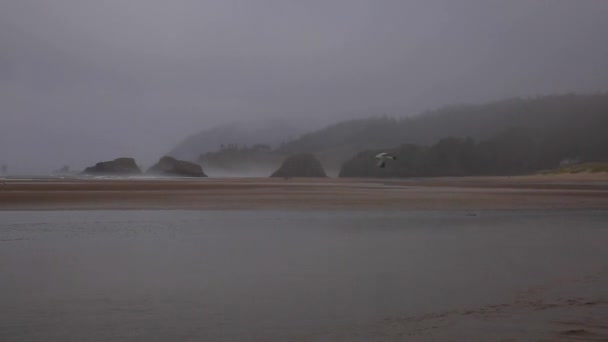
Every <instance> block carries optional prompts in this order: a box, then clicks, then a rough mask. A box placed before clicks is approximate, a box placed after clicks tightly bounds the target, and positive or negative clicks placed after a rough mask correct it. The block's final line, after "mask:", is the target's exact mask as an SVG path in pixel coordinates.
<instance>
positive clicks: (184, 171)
mask: <svg viewBox="0 0 608 342" xmlns="http://www.w3.org/2000/svg"><path fill="white" fill-rule="evenodd" d="M146 174H150V175H157V176H168V177H171V176H173V177H176V176H177V177H207V175H206V174H205V173H204V172H203V168H202V167H201V166H200V165H199V164H196V163H192V162H189V161H185V160H178V159H175V158H173V157H169V156H165V157H162V158H160V160H159V161H158V163H156V164H154V165H153V166H152V167H151V168H149V169H148V171H147V172H146Z"/></svg>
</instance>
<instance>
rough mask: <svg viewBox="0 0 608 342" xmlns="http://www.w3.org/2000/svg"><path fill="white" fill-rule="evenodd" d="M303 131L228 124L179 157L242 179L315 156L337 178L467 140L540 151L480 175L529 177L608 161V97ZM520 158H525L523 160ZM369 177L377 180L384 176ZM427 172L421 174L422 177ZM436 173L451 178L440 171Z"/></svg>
mask: <svg viewBox="0 0 608 342" xmlns="http://www.w3.org/2000/svg"><path fill="white" fill-rule="evenodd" d="M297 131H298V130H297V129H295V128H293V127H291V129H290V128H289V127H287V126H285V124H283V123H277V124H276V125H266V126H264V127H263V129H254V128H252V127H247V125H238V124H233V125H225V126H220V127H216V128H214V129H211V130H207V131H204V132H201V133H198V134H196V135H193V136H191V137H189V138H187V139H186V140H185V141H184V142H183V143H181V144H180V145H179V146H177V147H176V148H175V149H174V150H173V151H172V152H171V155H173V156H181V158H183V159H189V160H198V161H199V162H200V163H202V165H203V166H204V167H205V168H206V169H207V168H215V167H217V168H219V169H221V170H229V171H231V172H234V173H236V174H238V173H239V172H240V171H239V170H241V169H243V168H247V169H256V168H257V167H259V166H263V170H262V171H263V172H262V173H266V172H268V170H270V169H272V168H274V167H276V165H277V164H278V163H280V161H281V160H282V159H283V158H285V157H287V156H290V155H294V154H299V153H312V154H314V155H315V157H317V158H318V159H319V160H320V161H321V163H322V164H323V166H324V167H325V169H326V170H327V172H328V174H330V175H335V174H337V173H338V171H339V170H340V169H341V167H342V164H343V163H344V162H346V161H348V160H351V161H352V159H353V158H354V157H356V156H358V155H359V156H360V155H361V153H363V154H364V155H365V156H367V154H366V153H368V154H371V153H373V152H376V151H380V150H386V149H391V150H393V151H398V150H399V149H400V148H401V147H403V146H406V145H408V146H409V147H404V148H405V149H406V150H407V151H409V152H407V153H416V154H417V155H420V156H429V154H427V153H426V152H424V151H426V150H425V149H428V148H431V147H432V146H433V145H435V144H437V143H438V142H439V141H440V140H442V139H446V138H453V139H456V140H447V142H446V141H444V142H443V144H442V145H441V146H438V147H435V150H437V149H439V150H441V149H442V148H444V147H446V148H448V147H449V148H452V147H455V146H460V147H459V148H465V149H467V148H470V144H471V141H469V140H467V139H472V140H473V145H474V149H475V151H476V153H478V152H479V153H502V152H500V151H510V152H509V153H511V152H512V153H515V152H513V151H512V150H511V149H512V148H513V149H515V150H517V149H518V148H521V149H523V150H526V149H529V148H534V153H535V154H534V155H532V154H528V155H526V158H536V159H537V160H538V162H537V161H534V162H533V163H532V161H529V165H517V163H516V164H513V165H512V164H508V158H506V159H500V160H499V159H497V160H496V162H497V163H503V164H504V163H506V164H504V165H503V166H504V167H505V168H508V171H507V170H506V169H501V167H500V166H496V165H490V164H491V162H489V161H488V160H489V159H488V160H485V161H484V163H485V162H487V163H490V164H488V165H485V166H479V167H480V168H481V169H475V173H482V174H497V173H501V172H507V173H521V172H527V171H529V170H532V169H534V168H537V167H548V168H552V167H556V165H555V164H556V163H558V162H559V161H560V160H561V159H563V158H576V157H580V156H584V158H585V160H603V159H604V158H608V156H607V155H606V151H607V150H608V133H607V132H608V94H595V95H576V94H568V95H550V96H542V97H535V98H526V99H523V98H516V99H510V100H504V101H498V102H492V103H487V104H480V105H459V106H452V107H446V108H442V109H438V110H434V111H428V112H424V113H421V114H419V115H416V116H412V117H401V118H393V117H387V116H383V117H372V118H368V119H359V120H350V121H344V122H340V123H337V124H333V125H330V126H327V127H326V128H323V129H321V130H316V131H312V132H310V133H306V134H303V135H301V136H300V137H299V138H296V139H286V137H288V136H290V135H291V136H292V137H294V136H298V134H297V133H296V132H297ZM290 132H293V134H290ZM501 139H502V140H501ZM518 139H519V140H525V141H522V144H523V145H521V144H520V145H517V144H516V142H517V141H518ZM503 140H504V141H506V142H504V141H503ZM271 141H272V142H271ZM281 141H285V142H284V143H281ZM222 144H223V145H224V146H221V145H222ZM239 144H242V145H247V146H239ZM526 144H527V145H526ZM277 145H278V146H277ZM410 145H411V146H410ZM490 145H491V146H490ZM488 146H490V147H488ZM494 148H496V149H494ZM501 148H502V150H501ZM435 150H432V151H435ZM448 150H449V149H448ZM365 151H368V152H365ZM415 151H418V152H420V153H418V152H415ZM517 153H519V152H517ZM431 155H432V154H431ZM512 158H515V159H516V158H518V156H517V154H515V155H514V156H512ZM353 163H355V164H356V163H357V162H355V161H353ZM355 164H352V165H355ZM460 166H461V165H456V164H454V165H451V166H450V167H454V168H453V169H452V171H450V172H449V174H467V172H472V171H471V170H473V169H466V170H464V171H463V170H460V169H458V168H459V167H460ZM435 167H436V166H435ZM476 167H477V166H476ZM467 170H468V171H467ZM369 171H370V172H371V173H372V174H373V173H374V172H376V171H375V170H369ZM393 171H394V170H393ZM348 172H350V171H348ZM348 172H347V173H348ZM356 173H357V172H355V174H356ZM410 173H411V172H410ZM423 173H424V172H422V171H421V172H415V174H416V175H418V174H423ZM433 173H434V174H444V173H445V172H443V171H440V170H438V169H435V171H433ZM386 174H388V173H387V172H385V173H384V175H386ZM412 174H413V173H412ZM398 175H401V173H399V172H397V173H395V176H398ZM404 175H405V174H404Z"/></svg>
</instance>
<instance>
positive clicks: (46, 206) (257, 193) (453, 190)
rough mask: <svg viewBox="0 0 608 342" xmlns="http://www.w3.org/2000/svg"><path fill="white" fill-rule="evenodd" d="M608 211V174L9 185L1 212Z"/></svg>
mask: <svg viewBox="0 0 608 342" xmlns="http://www.w3.org/2000/svg"><path fill="white" fill-rule="evenodd" d="M104 209H123V210H140V209H193V210H206V209H223V210H239V209H295V210H307V209H313V210H501V209H608V173H590V174H561V175H551V176H545V175H533V176H515V177H441V178H406V179H349V178H327V179H315V178H313V179H304V178H293V179H282V178H280V179H270V178H204V179H188V178H176V179H162V178H159V179H145V178H142V179H78V178H66V179H59V178H57V179H27V180H21V179H5V180H3V182H2V183H0V210H104Z"/></svg>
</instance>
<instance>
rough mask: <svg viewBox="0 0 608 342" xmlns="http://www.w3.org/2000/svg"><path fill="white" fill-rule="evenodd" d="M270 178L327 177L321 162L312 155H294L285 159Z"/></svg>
mask: <svg viewBox="0 0 608 342" xmlns="http://www.w3.org/2000/svg"><path fill="white" fill-rule="evenodd" d="M270 177H327V175H326V174H325V170H324V169H323V166H322V165H321V162H320V161H319V160H318V159H317V158H315V156H313V155H312V154H308V153H302V154H296V155H293V156H290V157H288V158H287V159H285V161H284V162H283V164H282V165H281V167H279V169H278V170H276V171H275V172H274V173H273V174H272V175H271V176H270Z"/></svg>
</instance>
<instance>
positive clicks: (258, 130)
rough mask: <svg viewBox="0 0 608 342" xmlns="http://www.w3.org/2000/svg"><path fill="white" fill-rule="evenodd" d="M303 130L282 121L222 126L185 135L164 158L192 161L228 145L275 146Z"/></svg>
mask: <svg viewBox="0 0 608 342" xmlns="http://www.w3.org/2000/svg"><path fill="white" fill-rule="evenodd" d="M305 129H306V128H303V127H299V126H296V125H293V124H290V123H287V122H285V121H268V120H266V121H261V122H255V123H230V124H224V125H220V126H215V127H212V128H209V129H205V130H202V131H201V132H199V133H195V134H192V135H190V136H188V137H187V138H186V139H184V140H183V141H182V142H180V143H179V144H178V145H177V146H175V147H174V148H173V149H172V150H171V151H170V152H169V153H168V155H169V156H172V157H175V158H178V159H184V160H189V161H196V160H198V158H199V156H200V155H201V154H202V153H207V152H213V151H218V150H220V149H223V148H226V147H228V146H244V145H256V144H262V145H268V146H270V147H275V146H277V145H279V144H280V143H282V142H285V141H288V140H291V139H294V138H295V137H297V136H298V135H299V134H301V133H303V131H304V130H305Z"/></svg>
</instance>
